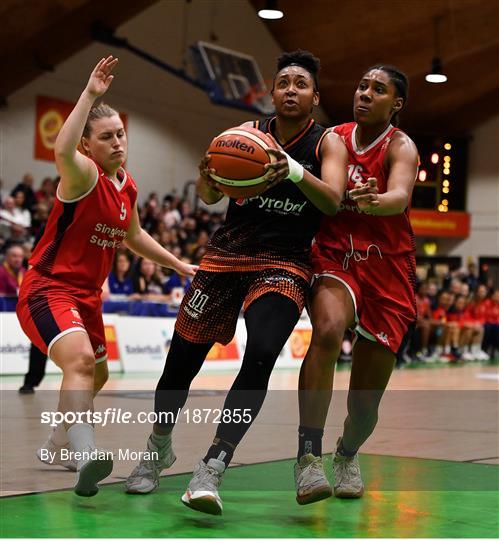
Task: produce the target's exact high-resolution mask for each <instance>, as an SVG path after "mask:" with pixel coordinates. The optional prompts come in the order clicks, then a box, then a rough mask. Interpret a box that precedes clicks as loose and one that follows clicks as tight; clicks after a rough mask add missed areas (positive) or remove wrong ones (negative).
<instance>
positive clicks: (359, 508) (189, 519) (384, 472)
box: [1, 455, 499, 538]
mask: <svg viewBox="0 0 499 540" xmlns="http://www.w3.org/2000/svg"><path fill="white" fill-rule="evenodd" d="M293 462H294V459H291V460H285V459H281V460H275V461H271V462H264V463H255V464H251V465H246V466H244V467H234V468H232V470H229V473H228V474H227V475H226V477H225V478H224V484H222V489H221V496H222V499H223V502H224V514H223V515H222V516H220V517H214V516H208V515H205V514H201V513H198V512H193V511H191V510H189V509H186V508H184V507H183V506H182V504H181V503H180V500H179V498H180V495H181V494H182V493H183V490H184V489H185V487H186V486H187V482H188V480H189V479H190V474H173V475H168V476H166V477H163V478H162V482H161V485H160V488H159V489H158V491H157V493H155V494H150V495H126V494H125V493H123V490H122V485H123V482H113V483H110V484H106V485H104V486H103V487H102V490H101V492H100V493H99V494H98V495H97V496H96V497H93V498H91V499H82V498H79V497H77V496H75V495H74V494H73V493H72V492H71V490H70V489H65V490H52V491H50V492H44V493H36V494H31V495H24V496H19V495H18V496H10V497H8V498H4V499H3V501H2V506H3V511H4V516H5V518H4V519H3V522H2V525H1V530H2V536H4V537H5V536H8V537H42V538H43V537H51V536H55V537H74V536H78V537H108V538H111V537H167V536H175V537H185V538H188V537H196V538H199V537H201V536H202V537H208V538H209V537H218V538H222V537H234V538H237V537H262V536H263V537H274V538H279V537H286V538H289V537H296V538H297V537H324V536H326V537H393V536H395V537H418V536H424V537H449V536H450V537H470V536H471V537H482V538H494V537H496V536H497V535H498V533H499V528H498V526H497V523H496V522H495V521H494V519H493V517H492V516H493V515H494V511H495V509H496V506H497V497H498V496H497V492H495V491H492V490H491V489H490V487H491V485H492V480H490V471H497V468H496V467H493V466H487V465H481V464H469V463H466V464H463V463H454V462H441V461H439V460H424V459H417V458H404V459H398V458H389V457H386V456H371V455H362V456H361V466H362V469H363V471H364V477H365V480H366V486H367V491H366V493H365V495H364V497H363V498H362V499H357V500H340V499H336V498H334V497H332V498H330V499H328V500H325V501H322V502H320V503H316V504H313V505H308V506H298V505H297V504H296V502H295V500H294V497H295V493H294V487H293V478H292V466H293ZM435 470H441V471H447V473H448V475H449V478H447V479H443V480H444V483H445V482H448V483H450V484H451V486H455V487H459V486H467V485H468V486H469V478H470V475H471V476H474V475H476V474H480V475H481V476H482V477H483V478H484V479H485V478H489V480H487V484H486V485H485V484H484V485H483V486H482V487H483V488H485V489H487V490H486V491H485V490H484V489H482V490H475V491H470V490H466V491H465V490H463V489H452V490H450V491H449V490H440V491H432V490H425V491H421V490H416V491H414V490H412V491H411V490H403V489H400V471H406V474H410V475H412V476H414V477H415V478H419V479H421V481H422V482H423V485H424V482H425V479H426V478H427V477H428V476H429V475H430V474H433V475H434V472H435ZM327 474H328V476H330V467H329V466H328V468H327ZM496 474H497V473H496ZM269 481H270V482H271V484H270V485H269ZM241 485H244V486H246V487H247V489H243V490H241V487H240V486H241ZM265 485H266V487H267V489H265ZM280 486H282V488H280ZM269 487H271V489H269ZM277 487H279V488H280V489H277ZM397 487H398V488H397ZM382 488H384V489H382ZM387 488H388V489H387ZM389 488H391V489H389ZM91 509H94V512H90V514H92V515H89V510H91Z"/></svg>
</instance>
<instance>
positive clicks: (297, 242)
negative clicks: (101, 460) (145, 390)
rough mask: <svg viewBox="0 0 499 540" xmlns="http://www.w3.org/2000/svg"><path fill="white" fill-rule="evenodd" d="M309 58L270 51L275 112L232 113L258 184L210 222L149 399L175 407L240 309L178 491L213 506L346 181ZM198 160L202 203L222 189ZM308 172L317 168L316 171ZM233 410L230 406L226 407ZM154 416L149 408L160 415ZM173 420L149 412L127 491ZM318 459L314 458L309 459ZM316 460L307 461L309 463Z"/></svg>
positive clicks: (341, 149) (168, 459) (147, 482)
mask: <svg viewBox="0 0 499 540" xmlns="http://www.w3.org/2000/svg"><path fill="white" fill-rule="evenodd" d="M318 70H319V60H318V59H317V58H315V57H314V56H313V55H312V54H311V53H309V52H307V51H296V52H294V53H287V54H284V55H282V56H281V57H280V58H279V60H278V65H277V73H276V75H275V79H274V87H273V90H272V96H273V101H274V105H275V109H276V116H275V117H273V118H270V119H268V120H265V121H263V122H261V123H260V122H249V123H246V124H244V125H248V126H252V127H257V128H258V129H260V130H261V131H264V132H266V133H268V134H271V135H272V136H273V137H274V138H275V139H276V141H277V142H278V143H279V144H280V146H281V147H282V150H275V151H272V153H274V155H275V157H276V158H277V161H276V162H275V163H272V164H270V165H268V166H267V167H268V173H267V180H268V182H269V188H268V189H267V190H266V191H265V192H264V193H262V194H261V195H259V196H257V197H252V198H251V199H245V200H232V199H231V200H230V203H229V209H228V212H227V217H226V221H225V224H224V225H223V226H222V227H221V228H220V229H219V230H218V231H217V232H216V233H215V234H214V236H213V238H212V239H211V242H210V244H209V247H208V249H207V253H206V255H205V257H204V258H203V260H202V262H201V265H200V269H199V270H198V272H197V274H196V277H195V278H194V281H193V282H192V284H191V287H190V289H189V291H188V292H187V294H186V295H185V297H184V300H183V302H182V305H181V306H180V310H179V315H178V318H177V323H176V326H175V332H174V335H173V337H172V342H171V346H170V350H169V352H168V356H167V358H166V363H165V368H164V371H163V375H162V376H161V379H160V380H159V383H158V386H157V389H156V395H155V411H156V413H157V415H158V416H161V415H162V414H163V415H164V413H165V412H167V413H168V412H169V413H171V415H170V418H171V417H175V415H176V414H177V411H179V410H180V409H181V408H182V407H183V406H184V404H185V402H186V400H187V395H188V392H189V387H190V384H191V382H192V380H193V379H194V377H195V376H196V374H197V373H198V372H199V370H200V368H201V366H202V364H203V362H204V360H205V358H206V356H207V354H208V352H209V350H210V349H211V347H212V346H213V344H214V343H215V342H220V343H222V344H227V343H229V342H230V340H231V339H232V337H233V335H234V331H235V328H236V323H237V318H238V314H239V312H240V310H241V308H243V309H244V318H245V323H246V329H247V343H246V350H245V353H244V358H243V361H242V366H241V369H240V371H239V374H238V375H237V377H236V379H235V381H234V384H233V385H232V388H231V389H230V391H229V393H228V394H227V398H226V400H225V403H224V407H223V409H224V411H226V412H225V413H224V414H226V416H225V418H224V420H225V422H222V423H220V424H219V425H218V429H217V433H216V436H215V439H214V441H213V444H212V446H211V447H210V448H209V450H208V452H207V454H206V456H205V457H204V458H203V459H202V460H201V461H200V462H199V464H198V465H197V466H196V468H195V470H194V475H193V478H192V480H191V482H190V483H189V487H188V489H187V491H186V493H185V494H184V495H183V497H182V501H183V502H184V504H186V505H187V506H189V507H191V508H193V509H195V510H200V511H202V512H206V513H209V514H221V513H222V502H221V499H220V496H219V494H218V487H219V485H220V482H221V480H222V476H223V473H224V471H225V469H226V468H227V466H228V465H229V463H230V461H231V458H232V456H233V453H234V451H235V449H236V447H237V445H238V444H239V442H240V441H241V439H242V438H243V436H244V434H245V433H246V431H247V430H248V429H249V427H250V425H251V423H252V421H253V420H254V419H255V417H256V416H257V414H258V412H259V410H260V408H261V406H262V404H263V401H264V399H265V395H266V392H267V386H268V381H269V377H270V374H271V372H272V369H273V367H274V364H275V362H276V359H277V357H278V355H279V353H280V351H281V350H282V348H283V346H284V344H285V343H286V341H287V339H288V337H289V335H290V334H291V332H292V330H293V328H294V326H295V324H296V322H297V320H298V318H299V316H300V313H301V311H302V309H303V306H304V303H305V297H306V294H307V291H308V288H309V280H310V277H311V267H310V261H309V258H310V247H311V242H312V239H313V237H314V235H315V233H316V231H317V229H318V226H319V222H320V219H321V216H322V213H326V214H329V215H333V214H334V213H335V212H336V210H337V208H338V206H339V203H340V200H341V197H342V194H343V191H344V189H345V186H346V172H345V171H346V164H347V151H346V148H345V146H344V144H343V142H342V141H341V139H340V138H339V137H338V136H337V135H335V134H333V133H331V132H328V131H327V130H326V129H325V128H323V127H322V126H319V125H318V124H316V123H315V121H314V120H313V119H312V118H311V115H312V110H313V108H314V107H315V106H317V105H318V104H319V88H318V80H317V74H318ZM210 172H212V171H211V170H210V169H209V156H205V158H204V159H203V160H202V162H201V165H200V177H199V179H198V182H197V188H198V194H199V196H200V197H201V198H202V199H203V201H205V202H206V203H207V204H213V203H215V202H217V201H219V200H220V199H221V198H222V197H223V194H222V193H221V192H220V191H218V190H217V189H216V188H215V185H214V183H213V181H212V180H211V179H210V177H209V174H210ZM319 178H321V179H322V181H321V180H319ZM243 410H244V411H245V413H246V414H245V417H244V418H239V417H238V414H237V411H239V413H241V411H243ZM160 421H161V420H160ZM173 427H174V425H173V424H167V423H157V424H155V425H154V429H153V433H152V434H151V436H150V437H149V440H148V442H147V449H148V451H149V452H148V453H146V454H145V455H154V454H152V452H157V454H156V455H157V456H159V457H158V459H155V460H142V461H141V462H140V463H139V465H138V466H137V467H136V468H135V469H134V471H133V472H132V474H131V475H130V477H129V478H128V480H127V483H126V489H127V491H128V492H129V493H148V492H150V491H153V490H154V489H155V488H156V487H157V486H158V484H159V474H160V473H161V471H162V470H163V469H165V468H167V467H169V466H170V465H171V464H172V463H173V462H174V461H175V455H174V453H173V451H172V448H171V432H172V429H173ZM320 465H321V466H322V464H320ZM312 466H317V464H312Z"/></svg>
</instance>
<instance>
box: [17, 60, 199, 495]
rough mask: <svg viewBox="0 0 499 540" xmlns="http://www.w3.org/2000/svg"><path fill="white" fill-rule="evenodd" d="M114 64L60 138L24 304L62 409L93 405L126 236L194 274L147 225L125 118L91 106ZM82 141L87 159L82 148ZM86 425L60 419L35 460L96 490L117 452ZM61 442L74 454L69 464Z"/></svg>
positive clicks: (103, 374)
mask: <svg viewBox="0 0 499 540" xmlns="http://www.w3.org/2000/svg"><path fill="white" fill-rule="evenodd" d="M117 63H118V59H117V58H113V57H112V56H109V57H108V58H106V59H104V58H103V59H102V60H101V61H100V62H99V63H98V64H97V66H96V67H95V69H94V70H93V71H92V73H91V75H90V78H89V81H88V83H87V86H86V88H85V90H84V91H83V93H82V94H81V96H80V98H79V100H78V103H77V104H76V106H75V108H74V109H73V111H72V112H71V114H70V115H69V117H68V119H67V120H66V122H65V123H64V125H63V127H62V128H61V131H60V133H59V135H58V137H57V140H56V144H55V149H54V152H55V161H56V165H57V169H58V171H59V174H60V175H61V181H60V184H59V187H58V190H57V197H56V200H55V205H54V208H53V210H52V212H51V213H50V216H49V220H48V223H47V227H46V229H45V232H44V234H43V236H42V238H41V239H40V241H39V243H38V244H37V246H36V248H35V250H34V251H33V255H32V257H31V259H30V261H29V262H30V265H31V269H30V270H28V272H27V274H26V277H25V279H24V281H23V284H22V286H21V290H20V295H19V302H18V306H17V316H18V318H19V322H20V323H21V326H22V328H23V330H24V332H25V333H26V335H27V336H28V337H29V339H30V340H31V342H32V343H34V344H35V345H36V346H37V347H38V348H39V349H40V350H41V351H43V352H44V353H46V354H48V355H49V356H50V357H51V358H52V360H53V361H54V362H55V363H56V364H57V365H58V366H59V367H60V368H61V369H62V371H63V379H62V384H61V392H60V401H59V411H61V412H62V413H67V412H72V413H78V412H85V411H92V410H93V395H94V394H95V393H97V392H98V391H99V390H100V388H102V386H103V385H104V383H105V381H106V380H107V377H108V369H107V363H106V360H107V352H106V339H105V335H104V325H103V322H102V309H101V307H102V306H101V300H100V294H101V287H102V284H103V282H104V280H105V279H106V277H107V275H108V274H109V271H110V269H111V265H112V261H113V256H114V253H115V252H116V248H117V247H118V246H119V245H120V244H121V243H122V242H125V243H126V245H127V246H128V247H129V248H130V249H131V250H132V251H134V252H135V253H137V254H138V255H140V256H142V257H147V258H149V259H152V260H153V261H155V262H157V263H158V264H161V265H163V266H167V267H170V268H173V269H174V270H175V271H176V272H179V273H180V274H182V275H189V276H192V275H194V274H195V270H196V267H193V266H191V265H188V264H185V263H183V262H181V261H180V260H178V259H177V258H176V257H174V256H173V255H172V254H171V253H169V252H168V251H166V250H165V249H164V248H163V247H161V246H160V245H159V244H158V243H157V242H156V241H155V240H153V239H152V238H151V237H150V236H149V235H148V234H147V233H146V232H145V231H144V230H143V229H142V228H141V226H140V222H139V216H138V212H137V187H136V185H135V181H134V180H133V178H132V177H131V175H130V174H129V173H128V172H127V171H126V170H125V169H123V167H122V164H123V163H124V162H125V160H126V157H127V139H126V134H125V130H124V128H123V123H122V121H121V119H120V117H119V115H118V113H117V112H116V111H115V110H113V109H111V108H110V107H109V106H107V105H103V104H100V105H98V106H94V102H95V100H96V99H97V98H99V97H100V96H102V95H103V94H104V93H105V92H106V91H107V89H108V88H109V85H110V84H111V82H112V80H113V75H112V71H113V69H114V68H115V66H116V64H117ZM80 143H81V147H82V149H83V151H84V152H85V155H84V154H83V153H81V152H80V151H78V149H77V147H78V145H79V144H80ZM68 418H69V417H68ZM82 418H85V417H82ZM84 422H85V423H82V422H75V423H66V424H65V425H64V424H60V425H59V426H58V428H56V429H55V430H54V432H53V433H52V435H51V437H50V438H49V440H48V441H47V443H46V444H45V446H44V447H42V448H41V449H40V450H39V451H38V457H39V458H40V459H41V460H42V461H44V462H46V463H51V464H60V465H64V466H66V467H67V468H72V469H74V470H76V471H77V479H76V485H75V492H76V493H77V494H78V495H82V496H92V495H95V494H96V493H97V491H98V487H97V482H99V481H100V480H102V479H103V478H105V477H106V476H107V475H109V474H110V472H111V470H112V455H110V453H108V452H97V451H96V450H95V442H94V432H93V426H92V423H91V420H88V419H87V420H84ZM64 447H66V448H67V449H68V450H69V451H70V452H72V454H69V455H70V457H71V458H72V459H69V460H66V461H64V460H63V458H64V456H66V455H67V453H68V452H67V451H65V452H64V456H62V454H61V449H63V448H64Z"/></svg>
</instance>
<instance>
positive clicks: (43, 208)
mask: <svg viewBox="0 0 499 540" xmlns="http://www.w3.org/2000/svg"><path fill="white" fill-rule="evenodd" d="M49 213H50V211H49V207H48V203H47V201H40V202H39V203H38V204H37V205H36V207H35V211H34V213H33V219H32V220H31V233H32V235H33V236H34V237H35V238H38V237H39V236H40V235H41V234H42V232H43V230H44V229H45V226H46V225H47V221H48V218H49Z"/></svg>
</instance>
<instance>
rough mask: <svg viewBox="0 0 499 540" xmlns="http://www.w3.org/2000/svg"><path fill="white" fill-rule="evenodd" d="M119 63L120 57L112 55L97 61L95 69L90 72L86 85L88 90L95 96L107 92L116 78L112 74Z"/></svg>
mask: <svg viewBox="0 0 499 540" xmlns="http://www.w3.org/2000/svg"><path fill="white" fill-rule="evenodd" d="M117 63H118V59H117V58H114V57H113V56H112V55H110V56H108V57H107V58H103V59H102V60H101V61H100V62H98V63H97V65H96V66H95V68H94V70H93V71H92V73H91V74H90V78H89V79H88V83H87V87H86V91H87V92H88V93H89V94H90V95H91V96H92V97H93V98H98V97H100V96H102V95H103V94H105V93H106V91H107V89H108V88H109V86H110V84H111V83H112V81H113V79H114V75H111V73H112V71H113V69H114V68H115V66H116V64H117Z"/></svg>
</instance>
